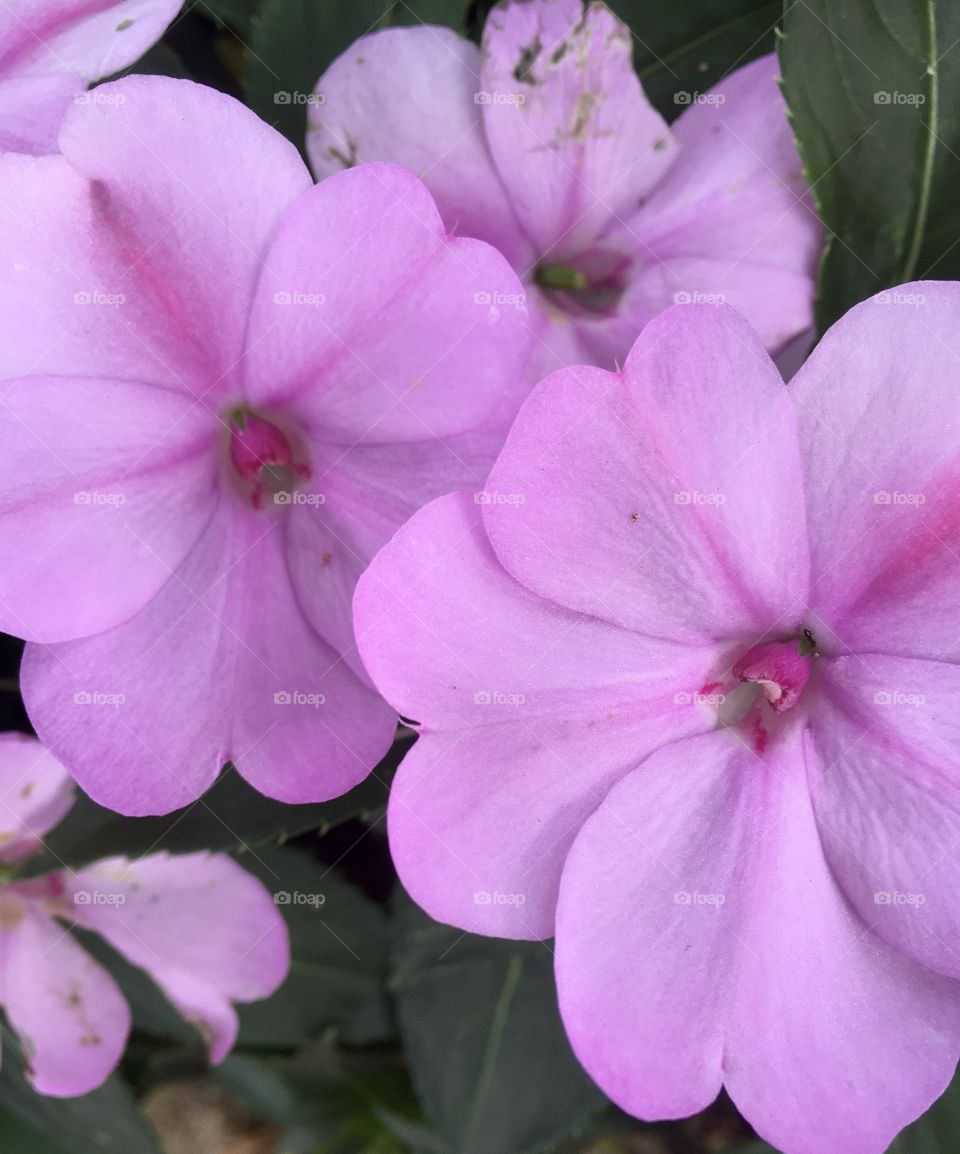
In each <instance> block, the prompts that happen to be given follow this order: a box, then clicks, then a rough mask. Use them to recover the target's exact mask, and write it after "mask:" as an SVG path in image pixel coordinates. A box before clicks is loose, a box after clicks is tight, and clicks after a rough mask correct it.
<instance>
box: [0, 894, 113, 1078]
mask: <svg viewBox="0 0 960 1154" xmlns="http://www.w3.org/2000/svg"><path fill="white" fill-rule="evenodd" d="M0 1005H2V1006H3V1008H4V1010H5V1011H6V1015H7V1019H8V1020H9V1022H10V1025H11V1026H12V1028H13V1029H14V1030H15V1031H16V1033H17V1036H18V1037H19V1039H20V1042H21V1045H22V1046H23V1049H24V1052H25V1056H26V1059H27V1077H28V1078H29V1080H30V1082H31V1083H32V1085H33V1086H34V1088H35V1089H36V1090H37V1091H39V1093H41V1094H50V1095H52V1096H54V1097H57V1098H69V1097H73V1096H75V1095H79V1094H88V1093H89V1092H90V1091H91V1090H95V1089H96V1088H97V1087H98V1086H99V1085H101V1083H103V1082H104V1081H106V1079H107V1078H108V1077H109V1075H110V1073H111V1072H112V1071H113V1069H114V1067H115V1066H116V1065H117V1063H118V1062H119V1061H120V1058H121V1057H122V1055H123V1051H124V1047H125V1046H126V1042H127V1034H128V1033H129V1032H130V1010H129V1008H128V1007H127V1003H126V1002H125V1001H124V998H123V995H122V994H121V993H120V990H119V989H118V987H117V984H116V982H115V981H114V980H113V978H112V977H110V975H109V974H108V973H107V971H106V970H105V969H103V967H102V966H100V965H99V964H98V963H97V962H95V961H94V960H93V958H91V957H90V955H89V954H87V953H86V951H85V950H83V949H82V948H81V947H80V946H79V945H78V944H77V942H76V941H75V940H74V939H73V938H72V937H71V935H70V933H69V932H68V931H67V930H66V929H64V927H63V926H61V925H59V924H58V923H57V922H55V921H54V920H53V918H51V917H50V916H49V915H48V914H47V913H45V912H44V911H43V910H42V909H41V908H40V907H39V906H35V905H33V904H32V903H30V902H23V901H21V899H20V898H18V897H16V896H14V895H11V894H9V893H4V894H2V895H0Z"/></svg>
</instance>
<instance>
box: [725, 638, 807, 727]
mask: <svg viewBox="0 0 960 1154" xmlns="http://www.w3.org/2000/svg"><path fill="white" fill-rule="evenodd" d="M816 652H817V648H816V642H815V641H814V639H813V634H812V633H811V632H810V630H809V629H805V630H804V631H803V633H802V634H801V636H800V637H799V638H793V639H792V640H790V641H764V642H762V643H761V644H760V645H755V646H754V647H753V648H752V649H749V650H747V652H746V653H745V654H744V655H743V656H742V657H741V658H740V660H739V661H737V663H736V664H735V665H734V667H733V676H734V677H736V678H737V680H738V681H751V682H755V683H756V684H757V685H759V686H760V688H761V689H762V690H763V695H764V697H766V699H767V701H769V703H770V708H771V709H772V710H773V711H774V713H786V712H787V710H788V709H792V708H793V707H794V706H795V705H796V704H797V702H798V701H799V700H800V694H801V693H802V692H803V688H804V686H805V685H806V684H807V680H808V678H809V677H810V665H811V660H812V658H813V657H815V656H816Z"/></svg>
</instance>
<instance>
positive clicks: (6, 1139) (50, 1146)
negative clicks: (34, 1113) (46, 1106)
mask: <svg viewBox="0 0 960 1154" xmlns="http://www.w3.org/2000/svg"><path fill="white" fill-rule="evenodd" d="M0 1150H2V1151H3V1154H73V1152H72V1151H70V1150H68V1149H67V1148H66V1147H64V1146H62V1145H60V1144H59V1143H57V1142H55V1141H54V1140H53V1139H52V1138H50V1137H49V1136H48V1135H46V1134H41V1133H40V1132H39V1131H38V1130H35V1129H34V1128H33V1127H32V1126H28V1125H27V1124H26V1123H25V1122H21V1121H20V1119H19V1118H16V1117H14V1116H13V1115H12V1114H7V1113H5V1112H2V1111H0Z"/></svg>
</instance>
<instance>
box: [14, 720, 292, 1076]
mask: <svg viewBox="0 0 960 1154" xmlns="http://www.w3.org/2000/svg"><path fill="white" fill-rule="evenodd" d="M74 793H75V787H74V785H73V783H72V781H71V780H70V777H69V775H68V774H67V771H66V770H65V769H64V768H63V766H62V765H60V764H59V762H57V761H56V759H55V758H54V757H53V756H52V755H51V754H50V753H49V752H48V751H47V750H45V749H44V748H43V746H42V745H41V744H40V743H39V742H38V741H37V740H36V739H35V738H31V737H26V736H24V735H22V734H18V733H4V734H0V862H2V863H8V864H9V863H13V862H21V861H22V860H23V859H24V858H26V857H29V855H30V854H32V853H33V852H34V851H35V850H37V849H38V848H39V847H40V844H41V838H42V837H43V836H44V835H45V834H46V833H47V832H48V831H49V830H50V829H52V828H53V826H54V825H56V824H57V822H58V821H59V820H60V818H61V817H63V816H64V815H65V813H66V811H67V810H68V809H69V807H70V804H71V802H72V800H73V795H74ZM73 927H79V928H80V929H84V930H88V931H91V932H93V933H95V934H98V935H99V936H100V937H102V938H104V939H105V940H106V941H107V942H109V943H110V945H111V946H113V948H114V949H115V950H117V951H118V952H119V953H120V954H122V955H123V956H124V957H125V958H126V959H127V960H128V961H130V962H132V963H133V964H134V965H135V966H139V967H140V968H141V969H143V970H145V971H146V972H147V973H148V974H149V975H150V976H151V977H152V978H153V980H154V981H155V982H156V983H157V985H158V986H159V987H160V988H161V989H162V990H163V992H164V993H165V994H166V995H167V997H168V998H169V999H170V1001H171V1003H172V1004H173V1005H174V1006H175V1007H176V1008H177V1009H178V1010H179V1012H180V1013H181V1014H182V1015H183V1016H184V1017H185V1018H186V1019H188V1020H189V1021H190V1022H192V1023H193V1024H194V1025H195V1026H196V1027H197V1029H198V1030H199V1031H200V1033H201V1034H202V1036H203V1037H204V1039H205V1040H206V1042H207V1045H208V1047H209V1051H210V1057H211V1060H212V1061H214V1062H221V1061H222V1060H223V1059H224V1058H225V1057H226V1055H227V1054H228V1053H229V1051H230V1049H231V1048H232V1046H233V1044H234V1041H235V1039H236V1036H237V1029H238V1021H237V1013H236V1010H235V1009H234V1003H235V1002H251V1001H255V1000H257V999H259V998H266V997H268V996H269V995H270V994H272V993H273V992H274V990H276V989H277V987H278V986H279V985H280V983H281V982H282V981H283V979H284V978H285V977H286V974H287V970H288V968H289V965H290V947H289V942H288V937H287V929H286V926H285V925H284V922H283V919H282V917H281V916H280V914H279V912H278V911H277V909H276V907H275V905H274V902H273V899H272V898H271V896H270V894H269V893H268V892H267V890H266V888H265V887H264V886H263V885H262V884H261V882H259V881H258V880H257V879H256V878H255V877H253V876H251V875H250V874H248V873H247V872H246V871H245V870H243V869H241V868H240V866H239V865H237V863H236V862H235V861H234V860H233V859H232V858H230V857H227V856H226V855H225V854H208V853H192V854H185V855H183V856H181V857H170V856H168V855H167V854H163V853H157V854H152V855H150V856H148V857H143V858H140V859H138V860H137V861H129V860H127V859H126V858H119V857H115V858H109V859H105V860H103V861H99V862H95V863H94V864H92V865H89V866H86V867H84V868H83V869H80V870H77V871H72V870H59V871H57V872H54V873H47V874H43V875H41V876H39V877H35V878H32V879H29V880H23V881H9V882H6V883H4V884H2V885H0V1006H2V1007H3V1010H4V1012H5V1013H6V1015H7V1019H8V1021H9V1023H10V1026H11V1027H12V1028H13V1030H14V1031H15V1032H16V1034H17V1037H18V1039H19V1043H20V1046H21V1048H22V1050H23V1053H24V1057H25V1059H26V1071H27V1075H28V1077H29V1079H30V1081H31V1083H32V1084H33V1085H34V1086H35V1087H36V1089H37V1090H39V1091H40V1092H41V1093H43V1094H51V1095H54V1096H56V1097H72V1096H74V1095H77V1094H86V1093H89V1091H91V1090H93V1089H95V1088H96V1087H97V1086H99V1085H100V1084H101V1083H102V1082H103V1081H104V1080H105V1079H106V1078H107V1077H108V1076H109V1074H110V1073H111V1071H112V1070H113V1069H114V1067H115V1066H116V1065H117V1063H118V1062H119V1061H120V1058H121V1056H122V1054H123V1050H124V1046H125V1045H126V1041H127V1035H128V1033H129V1031H130V1009H129V1007H128V1005H127V1002H126V1000H125V999H124V997H123V995H122V993H121V992H120V988H119V987H118V985H117V983H116V981H115V980H114V979H113V977H112V976H111V975H110V974H109V973H108V972H107V971H106V970H105V969H104V968H103V966H101V965H100V964H99V963H98V962H96V961H94V959H93V958H92V957H91V956H90V954H89V953H88V952H87V951H86V949H85V948H84V947H83V946H82V945H81V944H80V943H79V942H78V941H77V939H76V937H74V935H73V934H72V933H70V929H71V928H73Z"/></svg>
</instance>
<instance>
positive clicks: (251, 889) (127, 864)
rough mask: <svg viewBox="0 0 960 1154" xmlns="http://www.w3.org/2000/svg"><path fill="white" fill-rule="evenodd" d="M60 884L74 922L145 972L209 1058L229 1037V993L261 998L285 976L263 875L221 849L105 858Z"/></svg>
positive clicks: (276, 919) (280, 930) (233, 1020)
mask: <svg viewBox="0 0 960 1154" xmlns="http://www.w3.org/2000/svg"><path fill="white" fill-rule="evenodd" d="M65 884H66V887H67V894H68V896H70V897H72V898H73V901H74V909H75V911H76V917H77V921H78V922H79V924H81V925H82V926H84V927H85V928H87V929H90V930H94V931H96V932H97V933H98V934H100V935H101V936H102V937H103V938H105V939H106V940H107V941H108V942H109V943H110V944H111V945H112V946H113V947H114V948H115V949H117V950H119V951H120V953H122V954H123V955H124V956H125V957H126V958H128V959H129V960H130V961H131V962H133V963H134V964H135V965H137V966H140V967H142V968H143V969H144V970H146V971H147V972H148V973H149V974H150V975H151V976H152V977H153V978H154V980H155V981H156V982H157V984H158V985H159V986H160V987H161V988H162V989H163V990H164V991H165V993H166V994H167V995H168V997H169V998H170V1000H171V1001H172V1002H173V1004H174V1005H175V1006H176V1007H177V1008H178V1009H179V1010H180V1012H181V1013H182V1014H183V1016H184V1017H185V1018H187V1019H188V1020H190V1021H193V1022H194V1023H195V1024H196V1025H197V1027H198V1028H199V1030H200V1032H201V1033H202V1034H203V1035H204V1036H205V1038H206V1039H207V1042H208V1044H209V1046H210V1056H211V1059H212V1060H213V1061H214V1062H220V1061H222V1060H223V1059H224V1058H225V1057H226V1055H227V1053H228V1052H229V1051H230V1049H231V1047H232V1046H233V1043H234V1040H235V1038H236V1033H237V1017H236V1011H235V1010H234V1008H233V1003H235V1002H251V1001H254V1000H256V999H258V998H266V997H268V996H269V995H270V994H272V993H273V992H274V990H276V988H277V987H278V986H279V985H280V983H281V982H282V981H283V979H284V978H285V977H286V974H287V970H288V968H289V964H290V949H289V942H288V938H287V929H286V925H285V923H284V921H283V918H282V917H281V916H280V913H279V911H278V910H277V908H276V906H275V904H274V902H273V900H272V898H271V896H270V894H269V893H268V892H267V890H266V888H265V887H264V886H263V884H262V883H261V882H260V881H258V880H257V879H256V878H254V877H253V876H252V875H251V874H249V873H247V872H246V870H244V869H241V867H240V866H239V865H238V864H237V863H236V862H235V861H233V860H232V859H231V858H229V857H227V856H226V855H225V854H208V853H195V854H186V855H184V856H182V857H170V856H168V855H166V854H154V855H152V856H150V857H146V858H141V859H140V860H138V861H135V862H134V861H128V860H126V859H125V858H110V859H106V860H104V861H100V862H97V863H96V864H95V865H92V866H88V867H87V868H86V869H83V870H80V871H78V872H77V873H76V874H73V875H70V876H69V878H67V879H66V880H65ZM94 898H95V899H96V900H93V899H94Z"/></svg>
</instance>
